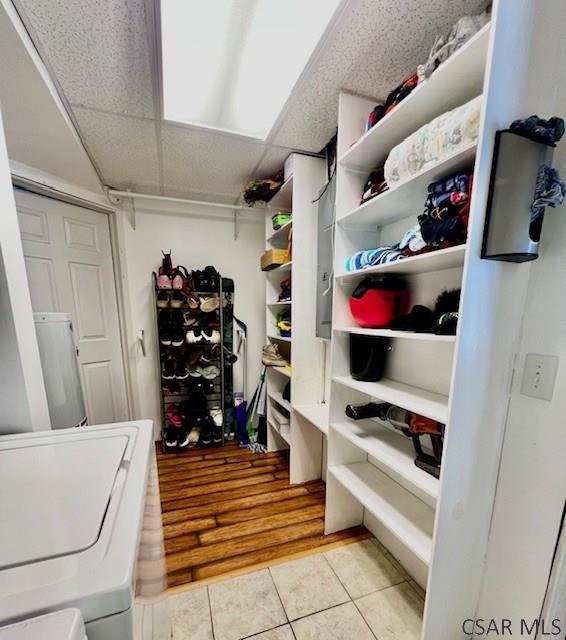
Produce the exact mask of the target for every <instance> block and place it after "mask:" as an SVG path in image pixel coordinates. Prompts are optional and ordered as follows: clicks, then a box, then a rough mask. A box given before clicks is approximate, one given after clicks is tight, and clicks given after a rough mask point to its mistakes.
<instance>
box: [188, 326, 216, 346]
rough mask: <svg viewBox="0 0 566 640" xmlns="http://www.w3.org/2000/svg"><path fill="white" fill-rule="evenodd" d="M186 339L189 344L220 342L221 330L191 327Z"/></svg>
mask: <svg viewBox="0 0 566 640" xmlns="http://www.w3.org/2000/svg"><path fill="white" fill-rule="evenodd" d="M186 339H187V342H188V344H220V331H218V330H217V329H189V331H187V336H186Z"/></svg>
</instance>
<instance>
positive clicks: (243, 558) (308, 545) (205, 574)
mask: <svg viewBox="0 0 566 640" xmlns="http://www.w3.org/2000/svg"><path fill="white" fill-rule="evenodd" d="M369 535H370V534H369V532H368V531H367V529H366V528H365V527H355V528H354V529H345V530H344V531H338V532H337V533H332V534H330V535H328V536H325V535H324V534H320V535H314V536H309V537H307V538H300V539H299V540H292V541H290V542H282V543H281V544H279V545H277V546H274V547H267V548H263V549H258V550H256V551H250V552H248V553H242V554H240V555H237V556H233V557H231V558H227V559H226V560H218V561H216V562H210V563H208V564H203V565H201V566H198V567H194V568H193V570H192V571H193V579H194V580H204V579H206V578H212V577H213V576H219V575H223V574H226V573H230V572H231V571H235V570H236V569H241V568H242V567H250V566H253V565H257V564H264V563H266V562H270V561H272V560H277V559H279V558H285V557H288V556H290V555H293V554H295V553H300V552H302V551H309V550H311V549H317V548H319V547H322V546H324V545H328V544H332V543H334V542H338V541H340V540H346V539H349V538H359V537H365V536H369Z"/></svg>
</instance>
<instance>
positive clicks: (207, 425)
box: [200, 416, 216, 445]
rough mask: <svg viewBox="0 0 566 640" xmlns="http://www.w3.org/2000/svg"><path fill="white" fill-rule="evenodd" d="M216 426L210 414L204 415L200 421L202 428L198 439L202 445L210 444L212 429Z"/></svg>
mask: <svg viewBox="0 0 566 640" xmlns="http://www.w3.org/2000/svg"><path fill="white" fill-rule="evenodd" d="M215 428H216V426H215V424H214V421H213V420H212V418H211V417H210V416H206V417H205V418H204V419H203V421H202V428H201V432H200V441H201V442H202V444H204V445H210V444H212V440H213V430H214V429H215Z"/></svg>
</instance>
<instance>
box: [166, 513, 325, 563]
mask: <svg viewBox="0 0 566 640" xmlns="http://www.w3.org/2000/svg"><path fill="white" fill-rule="evenodd" d="M323 532H324V522H323V521H322V520H321V519H320V520H309V521H308V522H301V523H300V524H296V525H291V526H288V527H283V528H282V529H274V530H273V531H265V532H263V533H258V534H256V535H255V536H253V538H235V539H232V540H226V541H224V542H219V543H217V544H208V545H206V546H199V547H196V548H195V549H189V550H187V551H180V552H178V553H172V554H168V555H167V558H166V562H167V570H168V571H177V570H179V569H184V568H186V567H198V566H199V565H201V564H206V563H208V562H214V561H216V560H220V559H222V558H224V559H226V558H231V557H234V556H237V555H239V554H241V553H246V552H248V551H253V550H255V549H266V548H268V547H273V546H276V545H279V544H282V543H283V542H287V541H290V540H298V539H300V538H308V537H309V536H316V535H320V534H321V533H323Z"/></svg>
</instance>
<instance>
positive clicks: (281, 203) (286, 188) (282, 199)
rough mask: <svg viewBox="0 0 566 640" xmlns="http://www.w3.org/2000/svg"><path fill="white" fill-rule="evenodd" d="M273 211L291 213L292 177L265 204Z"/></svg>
mask: <svg viewBox="0 0 566 640" xmlns="http://www.w3.org/2000/svg"><path fill="white" fill-rule="evenodd" d="M267 204H268V206H269V208H270V209H273V210H274V211H285V212H288V211H291V210H292V208H293V176H291V177H290V178H289V179H288V180H287V181H286V182H284V183H283V184H282V185H281V189H279V191H278V192H277V193H276V194H275V195H274V196H273V198H271V200H270V201H269V202H268V203H267Z"/></svg>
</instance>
